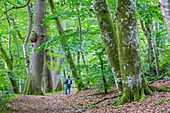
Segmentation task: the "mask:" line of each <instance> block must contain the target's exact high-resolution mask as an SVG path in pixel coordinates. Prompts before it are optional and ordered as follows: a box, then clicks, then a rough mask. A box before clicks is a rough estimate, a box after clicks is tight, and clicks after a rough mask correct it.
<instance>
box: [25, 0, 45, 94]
mask: <svg viewBox="0 0 170 113" xmlns="http://www.w3.org/2000/svg"><path fill="white" fill-rule="evenodd" d="M45 15H46V1H45V0H35V3H34V26H35V27H34V32H33V34H34V37H33V38H34V39H36V40H35V41H34V42H32V43H33V47H32V55H31V62H30V68H29V69H30V70H29V75H28V78H27V79H28V80H29V81H28V82H27V84H26V87H25V91H24V93H25V94H30V95H31V94H35V95H39V94H43V93H42V89H41V82H42V74H43V64H44V50H43V49H41V50H38V51H37V50H36V49H38V48H39V47H40V46H41V45H42V43H43V42H44V40H45V36H46V35H45V34H46V26H45V25H44V23H43V19H44V18H45Z"/></svg>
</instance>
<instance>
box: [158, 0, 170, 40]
mask: <svg viewBox="0 0 170 113" xmlns="http://www.w3.org/2000/svg"><path fill="white" fill-rule="evenodd" d="M159 5H160V8H161V11H162V16H163V18H164V21H165V23H166V26H167V30H168V37H169V39H170V1H169V0H160V4H159Z"/></svg>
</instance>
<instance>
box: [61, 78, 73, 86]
mask: <svg viewBox="0 0 170 113" xmlns="http://www.w3.org/2000/svg"><path fill="white" fill-rule="evenodd" d="M69 80H70V83H69ZM63 84H66V87H70V86H71V84H72V80H71V79H70V78H67V79H66V81H65V82H64V83H63Z"/></svg>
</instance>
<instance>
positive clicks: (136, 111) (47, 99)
mask: <svg viewBox="0 0 170 113" xmlns="http://www.w3.org/2000/svg"><path fill="white" fill-rule="evenodd" d="M152 85H153V86H170V80H158V81H156V82H154V83H152ZM99 91H100V90H99V89H97V88H92V89H88V90H84V91H82V92H80V93H78V94H74V92H72V94H70V95H64V94H63V93H59V94H47V95H44V96H32V95H22V96H21V97H20V98H18V99H15V100H13V101H12V103H10V104H8V107H10V108H12V109H13V110H12V111H10V113H170V92H154V95H153V96H146V99H145V100H144V101H143V102H128V103H126V104H124V105H121V106H119V107H115V106H112V105H111V104H112V103H113V102H114V101H116V100H118V98H119V97H118V93H117V91H116V89H115V88H114V87H113V88H112V90H110V91H109V94H106V95H104V94H101V93H100V92H99Z"/></svg>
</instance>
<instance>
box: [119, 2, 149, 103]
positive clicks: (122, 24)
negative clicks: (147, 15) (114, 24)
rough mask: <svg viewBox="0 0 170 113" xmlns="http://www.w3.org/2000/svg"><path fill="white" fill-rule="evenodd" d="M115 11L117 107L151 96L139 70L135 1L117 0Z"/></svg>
mask: <svg viewBox="0 0 170 113" xmlns="http://www.w3.org/2000/svg"><path fill="white" fill-rule="evenodd" d="M117 10H118V15H117V21H118V35H119V38H118V45H119V46H118V48H119V63H120V70H121V78H122V87H123V92H122V97H121V98H120V99H119V101H118V103H117V104H118V105H119V104H123V103H125V102H128V101H130V100H134V101H139V100H140V99H144V96H145V94H152V91H151V90H150V89H149V87H148V84H147V81H146V79H145V77H144V74H143V72H142V69H141V63H140V55H139V41H138V29H137V21H136V1H135V0H126V1H122V0H118V2H117Z"/></svg>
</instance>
